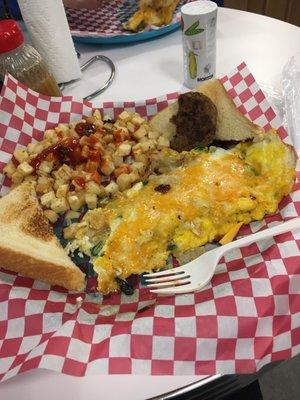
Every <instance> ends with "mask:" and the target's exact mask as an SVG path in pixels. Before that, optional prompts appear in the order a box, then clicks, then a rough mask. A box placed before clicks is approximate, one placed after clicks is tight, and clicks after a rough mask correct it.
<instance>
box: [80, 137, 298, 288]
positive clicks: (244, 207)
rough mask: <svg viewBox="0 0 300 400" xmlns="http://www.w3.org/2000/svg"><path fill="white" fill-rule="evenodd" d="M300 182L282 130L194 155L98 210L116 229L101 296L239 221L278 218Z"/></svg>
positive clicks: (101, 269)
mask: <svg viewBox="0 0 300 400" xmlns="http://www.w3.org/2000/svg"><path fill="white" fill-rule="evenodd" d="M294 178H295V169H294V157H293V153H292V150H291V149H290V148H289V147H288V146H286V145H285V144H284V143H283V142H282V141H281V140H280V138H279V137H278V136H277V134H276V133H275V132H270V133H269V134H267V135H266V137H265V139H264V140H263V141H261V142H257V143H241V144H239V145H237V146H236V147H235V148H234V149H232V150H230V151H226V150H223V149H219V148H211V149H210V150H209V151H207V152H205V151H204V152H203V151H202V152H200V153H199V152H197V151H192V152H190V153H187V154H186V160H185V162H184V163H183V164H182V165H181V166H180V167H178V168H174V169H173V170H171V171H170V172H168V173H166V174H164V175H160V176H156V177H155V178H154V179H152V180H150V181H149V183H148V184H147V185H145V186H143V185H142V184H141V183H140V184H137V186H136V187H135V188H133V189H130V190H129V191H127V193H125V194H124V195H122V197H121V198H119V199H116V200H114V201H111V202H110V203H109V204H108V205H107V206H106V207H104V208H103V209H98V210H97V212H98V213H100V214H101V216H102V218H103V220H104V221H105V222H106V225H107V226H109V234H108V235H107V229H106V236H105V239H104V240H105V244H104V247H103V248H102V252H101V253H100V255H99V256H98V257H96V258H95V259H94V269H95V271H96V272H97V273H98V288H99V291H100V292H102V293H109V292H111V291H115V290H117V289H118V285H117V283H116V281H115V277H116V276H119V277H120V278H121V279H126V278H127V277H128V276H130V275H131V274H140V273H142V272H145V271H153V270H156V269H160V268H162V267H164V266H165V265H166V262H167V259H168V256H169V255H170V253H171V252H172V253H173V254H174V253H175V254H176V253H184V252H186V251H188V250H190V249H194V248H196V247H199V246H203V245H204V244H206V243H207V242H211V241H214V240H219V239H221V238H222V237H223V236H224V235H226V234H227V233H228V232H230V231H232V230H234V227H235V226H237V224H247V223H249V222H250V221H253V220H260V219H262V218H263V217H264V215H265V214H271V213H274V212H275V211H276V209H277V207H278V203H279V202H280V201H281V199H282V198H283V196H285V195H287V194H288V193H289V192H290V191H291V189H292V186H293V182H294ZM161 185H163V188H164V189H165V190H163V191H160V190H159V188H160V187H161ZM87 215H88V214H87ZM100 236H101V234H100Z"/></svg>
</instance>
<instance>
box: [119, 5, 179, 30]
mask: <svg viewBox="0 0 300 400" xmlns="http://www.w3.org/2000/svg"><path fill="white" fill-rule="evenodd" d="M178 3H179V0H140V1H139V9H138V11H136V12H135V13H134V14H133V15H132V16H131V17H130V19H129V21H128V22H127V23H125V24H124V29H126V30H128V31H131V32H138V31H141V30H143V29H144V28H146V26H148V25H155V26H162V25H167V24H169V23H170V22H172V19H173V14H174V11H175V8H176V7H177V5H178Z"/></svg>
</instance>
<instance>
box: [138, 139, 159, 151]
mask: <svg viewBox="0 0 300 400" xmlns="http://www.w3.org/2000/svg"><path fill="white" fill-rule="evenodd" d="M155 147H156V144H155V142H154V140H151V139H149V140H146V141H144V142H143V143H141V150H142V152H143V153H147V151H149V150H152V149H155Z"/></svg>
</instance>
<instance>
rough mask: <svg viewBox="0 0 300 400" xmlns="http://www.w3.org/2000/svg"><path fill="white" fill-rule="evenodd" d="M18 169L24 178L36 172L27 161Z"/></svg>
mask: <svg viewBox="0 0 300 400" xmlns="http://www.w3.org/2000/svg"><path fill="white" fill-rule="evenodd" d="M17 169H18V171H19V172H21V174H23V175H24V176H27V175H30V174H31V173H32V172H33V171H34V169H33V167H32V166H31V165H30V164H28V162H27V161H24V162H22V163H21V164H19V165H18V167H17Z"/></svg>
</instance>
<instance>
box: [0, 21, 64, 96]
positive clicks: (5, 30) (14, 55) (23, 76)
mask: <svg viewBox="0 0 300 400" xmlns="http://www.w3.org/2000/svg"><path fill="white" fill-rule="evenodd" d="M7 72H8V73H10V74H11V75H12V76H13V77H15V78H16V79H18V80H19V81H20V82H22V83H24V85H26V86H28V87H29V88H31V89H33V90H35V91H36V92H38V93H42V94H46V95H48V96H61V95H62V94H61V91H60V89H59V87H58V85H57V83H56V81H55V79H54V78H53V76H52V75H51V74H50V73H49V71H48V69H47V66H46V64H45V62H44V61H43V59H42V57H41V56H40V54H39V53H38V52H37V51H36V50H35V49H34V48H33V47H32V46H30V45H29V44H26V43H24V37H23V34H22V32H21V30H20V28H19V26H18V24H17V23H16V21H14V20H12V19H4V20H2V21H0V79H1V80H3V79H4V76H5V74H6V73H7Z"/></svg>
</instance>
